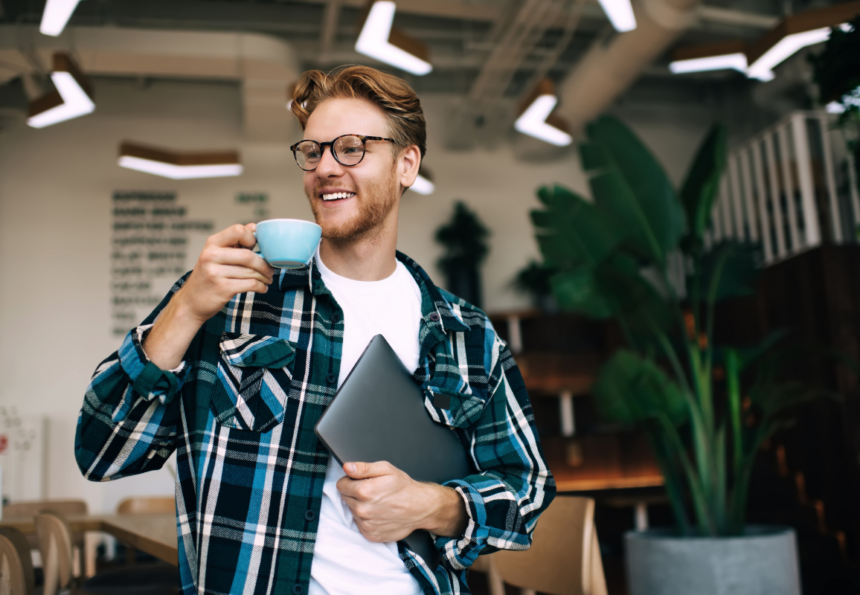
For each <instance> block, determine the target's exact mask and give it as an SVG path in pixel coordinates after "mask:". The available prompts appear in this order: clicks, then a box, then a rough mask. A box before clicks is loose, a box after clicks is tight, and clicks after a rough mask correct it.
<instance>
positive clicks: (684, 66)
mask: <svg viewBox="0 0 860 595" xmlns="http://www.w3.org/2000/svg"><path fill="white" fill-rule="evenodd" d="M729 69H731V70H737V71H739V72H743V73H744V74H746V72H747V57H746V54H744V53H742V52H737V53H735V54H724V55H722V56H706V57H704V58H691V59H689V60H675V61H674V62H670V63H669V70H671V71H672V72H673V73H674V74H686V73H688V72H706V71H710V70H729Z"/></svg>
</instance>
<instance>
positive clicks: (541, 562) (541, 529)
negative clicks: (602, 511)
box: [479, 496, 607, 595]
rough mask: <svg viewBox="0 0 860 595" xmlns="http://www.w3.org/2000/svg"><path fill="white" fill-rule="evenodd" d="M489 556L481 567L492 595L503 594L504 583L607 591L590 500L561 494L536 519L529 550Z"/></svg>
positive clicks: (600, 594) (577, 594)
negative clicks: (485, 573)
mask: <svg viewBox="0 0 860 595" xmlns="http://www.w3.org/2000/svg"><path fill="white" fill-rule="evenodd" d="M485 558H486V560H485V561H482V562H481V564H480V565H479V569H480V568H483V569H484V570H485V571H486V572H487V574H488V578H489V586H490V592H491V593H492V595H504V584H503V583H510V584H511V585H514V586H517V587H520V588H522V589H523V590H524V593H528V592H529V591H531V592H535V591H540V592H541V593H546V594H547V595H607V591H606V577H605V576H604V574H603V561H602V560H601V558H600V548H599V547H598V544H597V530H596V529H595V527H594V500H592V499H591V498H578V497H570V496H559V497H557V498H556V499H555V500H554V501H553V502H552V504H550V506H549V508H547V509H546V510H545V511H544V513H543V514H542V515H541V517H540V519H539V520H538V524H537V526H536V527H535V531H534V536H533V540H532V547H531V548H529V549H528V550H526V551H521V552H513V551H500V552H496V553H494V554H490V555H489V556H486V557H485ZM479 560H480V558H479Z"/></svg>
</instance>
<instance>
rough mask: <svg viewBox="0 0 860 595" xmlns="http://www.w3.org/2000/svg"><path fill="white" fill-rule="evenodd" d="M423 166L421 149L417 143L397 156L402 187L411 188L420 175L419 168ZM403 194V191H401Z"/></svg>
mask: <svg viewBox="0 0 860 595" xmlns="http://www.w3.org/2000/svg"><path fill="white" fill-rule="evenodd" d="M420 167H421V151H419V150H418V146H417V145H412V146H410V147H406V148H405V149H403V151H401V153H400V155H399V156H398V157H397V171H398V174H399V175H400V187H401V188H403V189H404V191H405V189H406V188H409V187H410V186H412V184H414V183H415V178H417V177H418V169H419V168H420ZM401 194H402V193H401Z"/></svg>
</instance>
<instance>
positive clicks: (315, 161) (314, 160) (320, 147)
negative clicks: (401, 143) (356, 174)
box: [290, 134, 397, 171]
mask: <svg viewBox="0 0 860 595" xmlns="http://www.w3.org/2000/svg"><path fill="white" fill-rule="evenodd" d="M369 140H382V141H387V142H389V143H394V144H397V141H396V140H394V139H393V138H383V137H381V136H364V135H363V134H344V135H343V136H339V137H337V138H336V139H334V140H333V141H331V142H327V143H318V142H317V141H315V140H301V141H299V142H297V143H296V144H294V145H293V146H292V147H290V150H291V151H292V152H293V156H294V157H295V158H296V163H298V164H299V167H300V168H302V169H303V170H305V171H314V170H315V169H316V168H317V166H318V165H319V164H320V160H321V159H322V156H323V151H325V148H326V147H331V154H332V157H334V158H335V161H337V162H338V163H340V164H341V165H345V166H347V167H352V166H354V165H358V164H359V163H361V160H362V159H364V153H365V149H366V143H367V141H369Z"/></svg>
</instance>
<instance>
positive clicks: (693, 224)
mask: <svg viewBox="0 0 860 595" xmlns="http://www.w3.org/2000/svg"><path fill="white" fill-rule="evenodd" d="M725 167H726V127H725V126H724V125H723V124H719V123H718V124H714V126H713V127H712V128H711V130H710V132H709V133H708V136H707V137H705V140H704V141H703V142H702V144H701V146H700V147H699V150H698V152H697V153H696V157H695V158H694V159H693V165H692V166H691V167H690V171H689V172H687V179H686V180H684V185H683V186H682V187H681V203H682V204H683V205H684V212H685V215H686V216H687V231H688V232H689V233H690V235H692V236H693V237H695V238H696V240H698V241H701V239H702V235H703V234H704V233H705V230H706V229H707V228H708V222H709V221H710V218H711V210H712V209H713V206H714V199H715V198H716V196H717V191H718V190H719V188H720V179H721V178H722V175H723V170H724V169H725Z"/></svg>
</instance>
